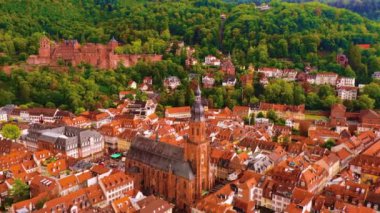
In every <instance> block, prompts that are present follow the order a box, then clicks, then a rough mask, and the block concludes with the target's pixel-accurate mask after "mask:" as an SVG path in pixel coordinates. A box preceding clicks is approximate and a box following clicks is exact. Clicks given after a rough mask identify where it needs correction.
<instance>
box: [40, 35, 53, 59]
mask: <svg viewBox="0 0 380 213" xmlns="http://www.w3.org/2000/svg"><path fill="white" fill-rule="evenodd" d="M38 55H39V56H40V57H42V58H50V40H49V39H48V38H47V37H46V36H44V37H42V38H41V40H40V49H39V50H38Z"/></svg>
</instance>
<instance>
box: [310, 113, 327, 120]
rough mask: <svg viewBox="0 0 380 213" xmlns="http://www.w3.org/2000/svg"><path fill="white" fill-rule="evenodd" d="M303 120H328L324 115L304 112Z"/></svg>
mask: <svg viewBox="0 0 380 213" xmlns="http://www.w3.org/2000/svg"><path fill="white" fill-rule="evenodd" d="M305 120H324V121H326V120H328V118H327V117H326V116H321V115H311V114H306V115H305Z"/></svg>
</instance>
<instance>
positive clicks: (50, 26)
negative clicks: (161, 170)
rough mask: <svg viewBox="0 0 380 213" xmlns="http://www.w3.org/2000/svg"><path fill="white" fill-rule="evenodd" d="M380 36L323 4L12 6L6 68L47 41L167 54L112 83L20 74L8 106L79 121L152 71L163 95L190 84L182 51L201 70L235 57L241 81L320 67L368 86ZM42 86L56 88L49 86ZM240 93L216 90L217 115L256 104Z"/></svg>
mask: <svg viewBox="0 0 380 213" xmlns="http://www.w3.org/2000/svg"><path fill="white" fill-rule="evenodd" d="M222 15H225V16H226V19H225V20H224V19H222V18H221V17H222ZM379 32H380V23H378V22H375V21H370V20H368V19H366V18H363V17H361V16H360V15H358V14H356V13H353V12H350V11H348V10H345V9H337V8H334V7H329V6H327V5H325V4H321V3H314V2H313V3H305V4H293V3H282V2H280V1H275V2H272V3H271V9H270V10H267V11H260V10H259V9H256V8H255V6H254V5H253V4H239V5H237V4H233V3H226V2H224V1H222V0H181V1H171V0H167V1H153V0H152V1H148V0H146V1H132V0H131V1H119V0H96V1H93V0H81V1H78V0H60V1H51V0H39V1H21V0H17V1H15V0H3V1H0V52H1V54H0V65H12V64H20V65H22V64H23V63H24V61H25V59H26V58H27V57H28V56H29V55H30V54H33V53H36V52H37V50H38V41H39V38H40V37H41V36H42V35H44V34H45V35H46V36H48V37H50V38H51V39H52V40H60V39H77V40H78V41H79V42H82V43H84V42H100V43H106V42H108V41H109V39H111V38H112V37H113V36H114V37H115V38H116V39H117V40H118V41H120V42H121V43H122V44H123V45H122V46H121V47H119V48H118V49H117V51H118V52H120V53H122V52H123V53H160V54H164V58H165V61H163V62H162V63H160V64H158V65H147V64H140V65H139V66H138V67H137V68H129V69H125V68H121V69H119V70H117V71H109V72H107V73H101V72H96V70H95V69H93V68H87V67H86V68H85V69H82V70H84V71H81V72H78V73H76V72H75V71H74V68H71V72H70V73H67V74H55V73H50V72H53V70H42V71H37V72H35V73H28V72H25V71H23V70H19V71H17V72H15V73H14V74H12V75H11V76H5V75H2V76H1V78H0V88H1V91H0V100H2V102H1V104H6V103H11V102H12V103H17V104H24V103H38V104H40V105H47V104H49V105H50V106H51V105H52V104H54V105H55V106H61V107H62V108H69V109H72V110H74V111H76V110H78V109H79V108H82V109H83V108H85V109H94V108H96V104H105V105H106V106H109V105H112V103H111V102H110V100H111V98H110V97H112V95H114V94H116V93H117V92H118V91H120V90H122V89H125V87H126V84H127V82H128V80H130V79H136V80H137V81H141V79H142V77H143V76H146V75H152V74H153V73H151V70H159V75H155V85H156V88H157V89H158V91H161V87H162V80H163V79H164V78H165V77H167V76H169V75H171V74H177V75H180V76H181V80H183V81H184V82H185V83H186V81H187V80H186V79H187V78H186V75H185V74H184V69H183V65H184V60H185V54H184V53H183V54H181V55H175V54H174V52H173V51H166V50H168V47H169V46H170V44H172V43H173V42H174V43H175V41H184V42H185V44H186V45H192V46H194V47H195V49H196V55H195V57H197V58H198V60H199V61H202V60H203V57H204V56H206V55H208V54H213V55H220V52H219V50H220V51H222V53H224V54H225V55H228V54H231V57H232V60H233V62H234V64H235V65H236V66H237V67H238V74H241V73H243V72H245V70H244V69H243V68H244V67H247V66H248V65H249V64H252V65H254V66H255V67H263V66H273V67H279V68H299V69H303V68H304V65H305V64H311V65H312V66H315V67H318V69H319V71H330V72H336V73H339V74H340V75H343V76H354V77H357V79H358V82H360V83H368V82H370V81H371V79H370V76H371V74H372V73H373V72H374V71H377V70H380V45H379V41H380V38H379ZM362 43H367V44H371V48H369V49H367V50H360V49H359V48H358V46H357V45H356V44H362ZM338 52H343V53H345V54H347V55H348V57H349V59H350V66H349V67H348V68H347V69H344V68H342V67H341V66H339V65H338V64H337V63H336V61H335V57H336V54H337V53H338ZM152 66H153V67H152ZM21 67H22V66H21ZM146 69H151V70H150V71H146ZM189 72H195V73H200V74H202V73H204V70H202V68H200V67H195V68H193V70H189ZM89 73H91V74H89ZM40 75H41V76H43V77H41V76H40ZM40 79H45V80H46V81H48V82H50V83H49V84H48V83H45V84H43V83H42V82H40ZM116 79H118V80H116ZM62 85H65V86H62ZM66 88H72V89H70V91H67V90H66ZM93 91H95V92H93ZM239 91H240V90H238V89H237V90H236V91H232V92H231V91H222V90H217V89H215V91H214V90H213V91H209V92H207V91H206V94H210V95H213V94H216V93H219V94H221V95H219V96H216V95H215V96H213V97H211V99H212V101H214V102H215V103H217V104H216V106H218V107H223V106H226V105H228V106H233V105H234V104H237V103H238V104H242V103H247V102H250V101H251V102H252V100H242V99H240V98H239V97H241V95H240V93H239ZM259 91H260V90H256V91H255V93H256V94H255V96H256V97H255V98H256V99H255V100H257V98H260V99H262V100H264V99H265V97H264V96H260V92H259ZM240 92H241V91H240ZM185 95H186V97H190V95H191V94H189V91H188V90H186V84H185V86H183V87H182V88H180V90H179V91H178V92H176V94H175V95H171V96H168V97H167V98H166V97H164V98H163V100H164V102H165V103H166V104H169V105H183V104H185V102H186V101H187V100H188V99H182V98H179V97H183V96H185ZM249 95H253V94H249ZM227 96H228V97H227ZM259 96H260V97H259ZM41 97H47V98H41ZM321 98H323V97H322V96H321ZM216 100H218V101H216ZM225 100H226V101H225ZM304 101H305V100H304V99H303V102H304ZM48 102H51V103H48ZM287 103H289V104H291V103H295V102H293V101H290V102H287ZM301 103H302V102H301ZM379 103H380V98H379ZM316 105H318V104H316ZM326 106H328V105H326Z"/></svg>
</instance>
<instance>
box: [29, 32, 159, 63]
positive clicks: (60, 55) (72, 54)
mask: <svg viewBox="0 0 380 213" xmlns="http://www.w3.org/2000/svg"><path fill="white" fill-rule="evenodd" d="M118 46H119V43H118V42H117V41H116V40H115V39H112V40H111V41H109V42H108V44H107V45H102V44H94V43H88V44H85V45H81V44H79V42H78V41H77V40H65V41H63V42H60V43H55V42H51V41H50V40H49V39H48V38H47V37H43V38H42V39H41V40H40V48H39V51H38V55H31V56H30V57H29V58H28V60H27V63H28V64H29V65H50V66H57V65H62V64H66V65H72V66H77V65H78V64H80V63H83V62H84V63H88V64H91V65H93V66H95V67H98V68H101V69H114V68H116V67H117V66H118V65H119V64H122V65H124V66H126V67H130V66H133V65H135V64H136V63H137V62H138V61H139V60H144V61H153V62H156V61H161V60H162V55H144V54H142V55H126V54H116V53H115V49H116V47H118Z"/></svg>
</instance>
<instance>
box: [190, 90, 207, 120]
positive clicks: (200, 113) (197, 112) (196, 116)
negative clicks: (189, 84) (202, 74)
mask: <svg viewBox="0 0 380 213" xmlns="http://www.w3.org/2000/svg"><path fill="white" fill-rule="evenodd" d="M194 94H195V101H194V103H193V106H192V107H191V120H192V121H204V108H203V105H202V91H201V88H200V85H199V84H198V86H197V89H196V90H195V92H194Z"/></svg>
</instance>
